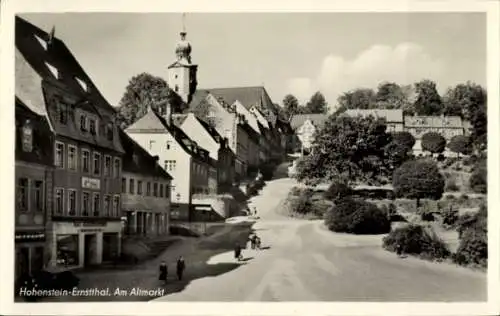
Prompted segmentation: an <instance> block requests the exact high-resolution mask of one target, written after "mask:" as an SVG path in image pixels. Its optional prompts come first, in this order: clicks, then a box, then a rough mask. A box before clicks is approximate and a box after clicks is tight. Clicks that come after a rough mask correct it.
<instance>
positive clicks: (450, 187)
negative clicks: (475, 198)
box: [444, 176, 460, 192]
mask: <svg viewBox="0 0 500 316" xmlns="http://www.w3.org/2000/svg"><path fill="white" fill-rule="evenodd" d="M444 190H445V191H448V192H457V191H459V190H460V188H459V187H458V185H457V181H456V179H455V178H453V177H451V176H449V177H448V180H447V181H446V185H445V189H444Z"/></svg>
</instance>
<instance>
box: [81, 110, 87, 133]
mask: <svg viewBox="0 0 500 316" xmlns="http://www.w3.org/2000/svg"><path fill="white" fill-rule="evenodd" d="M80 131H82V132H84V133H86V132H87V115H85V114H82V115H81V116H80Z"/></svg>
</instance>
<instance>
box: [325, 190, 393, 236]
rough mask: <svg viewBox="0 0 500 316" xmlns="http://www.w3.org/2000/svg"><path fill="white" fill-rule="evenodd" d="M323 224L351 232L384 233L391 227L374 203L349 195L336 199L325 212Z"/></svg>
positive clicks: (339, 230) (331, 228) (337, 229)
mask: <svg viewBox="0 0 500 316" xmlns="http://www.w3.org/2000/svg"><path fill="white" fill-rule="evenodd" d="M325 224H326V226H327V227H328V229H330V230H331V231H334V232H341V233H351V234H384V233H387V232H389V231H390V229H391V223H390V221H389V219H388V218H387V216H386V214H385V213H384V212H383V211H381V210H380V209H379V208H378V207H377V206H376V205H374V204H372V203H369V202H365V201H362V200H356V199H353V198H350V197H348V198H344V199H340V200H337V201H336V203H335V205H334V206H332V207H331V208H330V209H329V210H328V211H327V213H326V214H325Z"/></svg>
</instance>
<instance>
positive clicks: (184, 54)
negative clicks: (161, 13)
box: [167, 13, 198, 104]
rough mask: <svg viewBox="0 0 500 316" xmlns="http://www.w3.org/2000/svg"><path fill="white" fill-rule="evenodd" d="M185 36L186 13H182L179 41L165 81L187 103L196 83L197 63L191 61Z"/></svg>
mask: <svg viewBox="0 0 500 316" xmlns="http://www.w3.org/2000/svg"><path fill="white" fill-rule="evenodd" d="M186 36H187V32H186V14H185V13H183V14H182V31H181V32H180V41H179V42H177V45H176V46H175V56H176V61H175V62H174V63H173V64H172V65H170V66H169V67H168V81H167V83H168V85H169V86H170V88H171V89H172V90H174V91H175V92H176V93H177V94H178V95H179V96H180V97H181V98H182V100H183V101H184V102H185V103H187V104H188V103H189V102H191V98H192V96H193V94H194V92H195V91H196V86H197V84H198V83H197V80H196V72H197V69H198V65H194V64H193V63H192V60H191V52H192V47H191V44H190V43H189V41H188V40H187V39H186Z"/></svg>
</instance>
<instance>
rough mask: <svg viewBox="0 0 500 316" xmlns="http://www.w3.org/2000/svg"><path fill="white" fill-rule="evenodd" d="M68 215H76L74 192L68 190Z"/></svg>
mask: <svg viewBox="0 0 500 316" xmlns="http://www.w3.org/2000/svg"><path fill="white" fill-rule="evenodd" d="M68 215H70V216H75V215H76V190H68Z"/></svg>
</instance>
